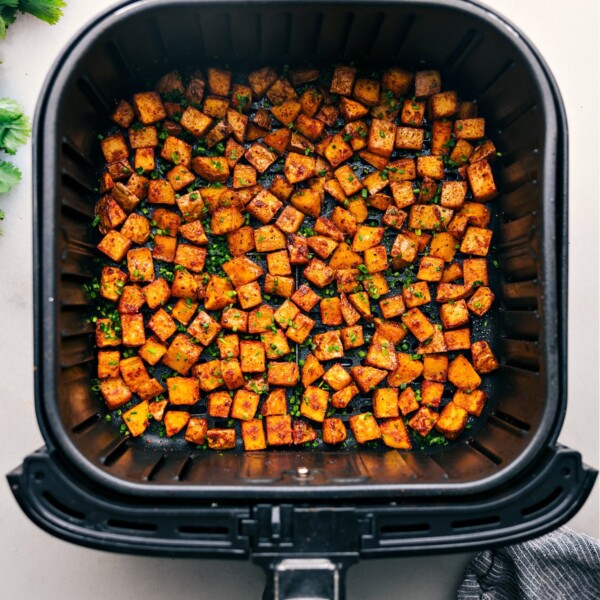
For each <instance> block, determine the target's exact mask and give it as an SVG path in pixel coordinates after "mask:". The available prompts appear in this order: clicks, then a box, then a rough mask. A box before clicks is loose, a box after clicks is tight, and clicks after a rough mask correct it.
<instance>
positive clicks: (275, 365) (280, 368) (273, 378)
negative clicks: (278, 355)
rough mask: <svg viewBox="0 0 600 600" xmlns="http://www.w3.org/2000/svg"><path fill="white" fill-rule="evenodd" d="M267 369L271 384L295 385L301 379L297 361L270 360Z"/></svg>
mask: <svg viewBox="0 0 600 600" xmlns="http://www.w3.org/2000/svg"><path fill="white" fill-rule="evenodd" d="M267 371H268V373H267V382H268V383H269V385H280V386H282V387H293V386H295V385H296V384H297V383H298V381H299V380H300V370H299V368H298V365H297V364H296V363H290V362H270V363H269V365H268V368H267Z"/></svg>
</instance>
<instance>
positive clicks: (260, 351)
mask: <svg viewBox="0 0 600 600" xmlns="http://www.w3.org/2000/svg"><path fill="white" fill-rule="evenodd" d="M240 362H241V365H242V371H243V372H244V373H263V372H264V371H265V369H266V358H265V346H264V344H263V343H262V342H258V341H252V340H242V341H241V342H240Z"/></svg>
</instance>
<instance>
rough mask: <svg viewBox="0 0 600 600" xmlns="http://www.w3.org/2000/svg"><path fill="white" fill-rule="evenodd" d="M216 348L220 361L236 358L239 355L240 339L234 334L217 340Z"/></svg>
mask: <svg viewBox="0 0 600 600" xmlns="http://www.w3.org/2000/svg"><path fill="white" fill-rule="evenodd" d="M217 346H218V348H219V354H220V356H221V358H222V359H225V358H238V357H239V355H240V339H239V337H238V336H237V335H235V334H232V335H224V336H223V337H219V338H217Z"/></svg>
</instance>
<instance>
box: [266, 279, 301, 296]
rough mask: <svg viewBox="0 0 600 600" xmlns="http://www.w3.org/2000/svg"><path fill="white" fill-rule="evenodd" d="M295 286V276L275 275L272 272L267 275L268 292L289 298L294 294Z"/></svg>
mask: <svg viewBox="0 0 600 600" xmlns="http://www.w3.org/2000/svg"><path fill="white" fill-rule="evenodd" d="M295 286H296V283H295V281H294V278H293V277H282V276H281V275H278V276H274V275H271V274H270V273H267V275H266V276H265V283H264V290H265V292H266V293H267V294H275V295H276V296H281V297H283V298H289V297H290V296H292V295H293V294H294V289H295Z"/></svg>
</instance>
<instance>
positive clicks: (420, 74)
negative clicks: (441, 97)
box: [415, 69, 442, 98]
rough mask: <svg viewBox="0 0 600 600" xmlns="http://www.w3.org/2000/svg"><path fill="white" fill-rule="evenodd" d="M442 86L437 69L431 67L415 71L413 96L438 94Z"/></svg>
mask: <svg viewBox="0 0 600 600" xmlns="http://www.w3.org/2000/svg"><path fill="white" fill-rule="evenodd" d="M441 86H442V78H441V75H440V72H439V71H435V70H433V69H430V70H427V71H417V72H416V73H415V96H416V97H417V98H425V97H427V96H433V95H435V94H439V93H440V91H441Z"/></svg>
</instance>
